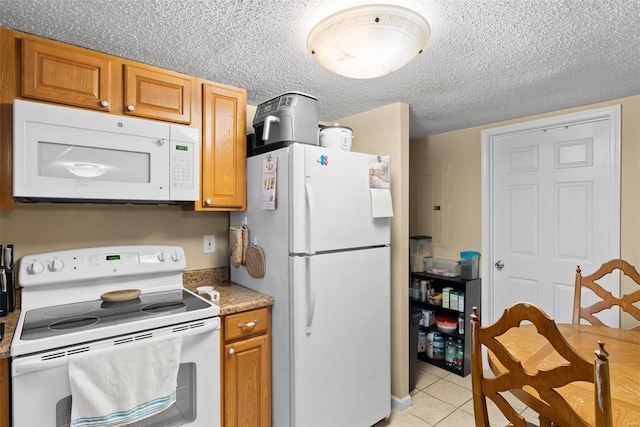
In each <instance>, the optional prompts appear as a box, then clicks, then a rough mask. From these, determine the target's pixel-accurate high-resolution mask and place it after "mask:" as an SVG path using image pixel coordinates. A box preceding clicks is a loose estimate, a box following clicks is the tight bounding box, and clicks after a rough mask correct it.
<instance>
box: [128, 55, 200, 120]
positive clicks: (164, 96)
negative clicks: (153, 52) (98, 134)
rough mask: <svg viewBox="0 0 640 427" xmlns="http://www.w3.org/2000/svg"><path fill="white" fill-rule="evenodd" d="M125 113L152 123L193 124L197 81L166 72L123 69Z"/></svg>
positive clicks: (139, 68) (134, 67)
mask: <svg viewBox="0 0 640 427" xmlns="http://www.w3.org/2000/svg"><path fill="white" fill-rule="evenodd" d="M124 70H125V71H124V113H125V114H129V115H133V116H138V117H145V118H149V119H158V120H166V121H170V122H176V123H185V124H190V123H191V94H192V86H193V85H194V82H195V79H193V78H192V77H189V76H185V75H182V74H178V73H174V72H171V71H167V70H161V69H156V68H152V67H144V66H137V65H130V64H126V65H125V66H124Z"/></svg>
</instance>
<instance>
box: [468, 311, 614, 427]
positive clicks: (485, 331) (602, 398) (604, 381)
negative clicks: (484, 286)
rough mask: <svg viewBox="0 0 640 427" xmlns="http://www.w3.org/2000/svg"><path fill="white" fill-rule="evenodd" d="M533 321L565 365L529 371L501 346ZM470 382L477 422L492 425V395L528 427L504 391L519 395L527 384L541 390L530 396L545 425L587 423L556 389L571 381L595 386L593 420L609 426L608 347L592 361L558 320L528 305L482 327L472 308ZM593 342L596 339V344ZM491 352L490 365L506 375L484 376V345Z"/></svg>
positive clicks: (515, 422) (508, 415)
mask: <svg viewBox="0 0 640 427" xmlns="http://www.w3.org/2000/svg"><path fill="white" fill-rule="evenodd" d="M523 321H528V322H530V323H532V324H533V325H534V326H535V327H536V329H537V331H538V333H539V334H540V335H543V336H544V337H545V338H546V339H547V341H548V342H549V343H550V344H551V346H553V348H554V349H555V351H556V352H558V354H560V356H562V357H563V358H564V359H565V361H566V363H562V364H561V365H559V366H557V367H553V368H552V369H539V370H538V369H532V367H531V366H530V365H528V366H527V369H526V370H525V368H524V367H523V364H522V361H521V360H518V359H517V358H516V356H515V355H514V354H513V353H512V352H511V351H510V350H509V346H508V345H507V346H505V345H503V344H502V343H501V342H500V341H499V338H500V336H501V335H503V334H504V333H505V332H507V331H508V330H510V329H511V328H518V327H520V323H521V322H523ZM471 343H472V344H471V383H472V388H473V407H474V414H475V421H476V426H484V427H488V426H489V418H488V412H487V401H486V398H489V399H491V400H492V401H493V402H494V403H495V404H496V406H497V407H498V409H500V411H501V412H502V413H503V414H504V416H505V417H506V418H507V419H508V420H509V422H510V423H511V424H512V425H514V426H516V427H525V426H527V425H528V424H527V422H526V421H525V419H524V418H523V417H522V416H521V415H520V414H519V413H518V411H516V410H515V409H514V408H513V407H512V406H511V404H510V403H509V402H508V401H507V400H506V399H505V398H504V396H503V395H504V394H505V393H509V392H510V391H512V392H513V393H514V394H517V395H518V396H523V395H525V392H527V390H530V389H528V387H530V388H532V389H534V390H535V392H536V393H537V394H538V396H537V397H533V396H534V395H533V394H531V395H528V396H527V398H531V399H533V400H535V401H536V403H537V404H539V406H540V407H541V410H538V413H539V414H540V420H541V423H542V422H545V423H546V425H550V424H549V423H548V421H549V420H551V421H553V422H554V423H555V424H557V425H560V426H571V427H587V426H588V424H587V423H586V421H585V420H584V419H583V418H581V417H580V416H579V415H578V414H577V413H576V411H574V409H573V408H572V407H571V405H570V404H569V403H568V402H567V401H566V400H565V399H564V398H563V397H562V396H561V395H560V394H559V393H558V392H556V391H555V389H556V388H558V387H562V386H564V385H567V384H569V383H572V382H576V381H585V382H589V383H592V384H594V389H595V402H599V403H600V404H597V405H594V406H595V408H594V410H595V419H596V426H597V427H601V426H602V427H610V426H611V425H612V421H611V393H610V388H609V387H610V385H609V365H608V360H607V356H608V354H607V353H606V351H605V350H604V344H602V343H599V344H600V348H599V349H598V350H597V351H596V352H595V353H596V357H595V361H594V362H593V363H591V362H589V361H588V360H586V359H584V358H583V357H582V356H580V355H579V354H578V353H576V352H575V350H574V349H573V348H572V347H571V346H570V345H569V343H567V341H566V340H565V338H564V337H563V336H562V334H561V333H560V331H559V330H558V327H557V325H556V323H555V322H554V321H553V319H551V318H550V317H549V316H547V315H546V314H545V313H544V312H543V311H542V310H541V309H540V308H538V307H537V306H535V305H533V304H530V303H518V304H515V305H513V306H512V307H510V308H508V309H506V310H505V311H504V313H503V315H502V317H501V318H500V319H499V320H498V321H497V322H495V323H494V324H493V325H490V326H486V327H481V326H480V317H479V315H478V310H477V308H476V307H473V312H472V314H471ZM594 345H595V343H594ZM483 346H484V347H485V348H486V349H487V350H488V351H489V352H490V353H491V358H490V364H492V366H494V365H493V364H495V363H499V364H500V365H501V368H500V371H502V372H504V373H503V374H501V375H499V376H497V377H487V376H485V375H484V371H483V364H482V347H483Z"/></svg>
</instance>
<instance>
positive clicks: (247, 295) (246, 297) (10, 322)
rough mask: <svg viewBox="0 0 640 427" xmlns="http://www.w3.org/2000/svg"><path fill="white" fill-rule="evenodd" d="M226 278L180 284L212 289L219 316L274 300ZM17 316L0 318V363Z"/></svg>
mask: <svg viewBox="0 0 640 427" xmlns="http://www.w3.org/2000/svg"><path fill="white" fill-rule="evenodd" d="M228 277H229V269H228V267H221V268H212V269H203V270H189V271H185V272H184V274H183V281H184V287H185V288H187V289H188V290H190V291H192V292H194V293H198V291H197V290H196V288H197V287H199V286H213V287H214V288H215V290H216V291H218V292H220V315H221V316H224V315H226V314H233V313H239V312H241V311H247V310H253V309H254V308H261V307H267V306H271V305H273V303H274V299H273V297H271V296H269V295H265V294H261V293H260V292H256V291H252V290H251V289H248V288H245V287H244V286H241V285H238V284H236V283H232V282H230V281H229V280H228ZM207 298H208V297H207ZM19 316H20V310H15V311H13V312H12V313H9V315H8V316H6V317H0V322H3V323H4V324H5V326H4V339H3V340H2V341H0V359H4V358H7V357H9V356H10V354H11V353H10V347H11V340H12V339H13V333H14V331H15V328H16V324H17V323H18V317H19Z"/></svg>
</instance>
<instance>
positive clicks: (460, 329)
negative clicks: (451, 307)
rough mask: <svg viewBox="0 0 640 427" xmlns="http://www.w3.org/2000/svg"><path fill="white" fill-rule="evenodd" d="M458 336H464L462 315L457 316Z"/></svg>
mask: <svg viewBox="0 0 640 427" xmlns="http://www.w3.org/2000/svg"><path fill="white" fill-rule="evenodd" d="M458 334H459V335H464V313H460V314H458Z"/></svg>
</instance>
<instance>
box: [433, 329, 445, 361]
mask: <svg viewBox="0 0 640 427" xmlns="http://www.w3.org/2000/svg"><path fill="white" fill-rule="evenodd" d="M433 358H434V359H435V360H444V337H443V336H442V335H441V334H439V333H437V332H436V333H434V334H433Z"/></svg>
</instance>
